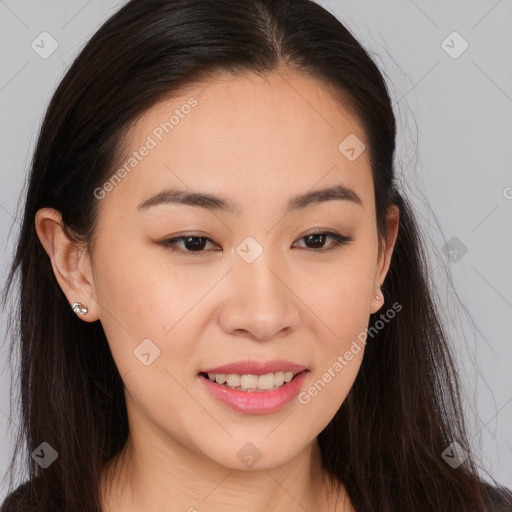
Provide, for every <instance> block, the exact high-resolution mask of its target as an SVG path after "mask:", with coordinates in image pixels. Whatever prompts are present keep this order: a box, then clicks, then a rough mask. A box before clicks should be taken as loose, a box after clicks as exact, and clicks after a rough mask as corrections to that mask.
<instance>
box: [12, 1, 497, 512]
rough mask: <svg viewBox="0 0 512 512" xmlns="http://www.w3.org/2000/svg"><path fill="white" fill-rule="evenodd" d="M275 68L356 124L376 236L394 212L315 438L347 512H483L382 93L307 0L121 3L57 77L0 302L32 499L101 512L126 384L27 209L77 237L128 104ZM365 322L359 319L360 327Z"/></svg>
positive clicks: (89, 215) (112, 156) (132, 113)
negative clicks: (35, 455) (387, 259)
mask: <svg viewBox="0 0 512 512" xmlns="http://www.w3.org/2000/svg"><path fill="white" fill-rule="evenodd" d="M280 64H285V65H287V66H289V67H290V68H293V69H295V70H297V71H299V72H301V73H304V74H306V75H308V76H311V77H313V78H315V79H317V80H320V81H322V83H324V84H325V85H327V86H328V87H329V88H330V89H331V90H332V92H333V94H334V95H336V97H337V98H338V99H339V101H340V102H341V103H342V104H343V106H344V107H345V108H348V109H350V111H351V112H352V113H354V115H356V117H357V119H358V120H359V122H360V123H361V125H362V127H363V129H364V131H365V134H366V136H367V140H368V142H369V145H368V152H369V156H370V161H371V166H372V176H373V183H374V189H375V205H376V223H377V227H378V233H379V236H380V237H381V239H383V238H384V237H385V232H386V211H387V208H388V206H389V205H391V204H396V205H397V206H398V207H399V209H400V225H399V232H398V239H397V242H396V245H395V250H394V254H393V257H392V261H391V266H390V269H389V272H388V275H387V277H386V280H385V282H384V283H383V286H382V292H383V294H384V297H385V298H386V301H387V303H389V304H394V303H395V302H396V303H398V304H400V305H401V306H402V310H401V311H400V314H398V315H397V316H396V317H395V318H394V319H393V321H391V322H387V323H386V324H385V326H384V327H383V328H382V329H379V330H378V332H377V333H376V334H375V335H374V336H373V337H372V338H371V339H370V338H369V339H368V343H367V346H366V352H365V355H364V359H363V363H362V366H361V368H360V371H359V374H358V376H357V378H356V380H355V383H354V385H353V387H352V389H351V391H350V393H349V395H348V396H347V398H346V400H345V401H344V403H343V405H342V406H341V407H340V409H339V410H338V411H337V413H336V415H335V416H334V418H333V419H332V421H331V422H330V423H329V424H328V426H327V427H326V428H325V429H324V430H323V431H322V432H321V434H320V435H319V436H318V441H319V444H320V448H321V451H322V461H323V466H324V467H325V469H326V470H327V471H328V472H329V473H330V474H331V475H332V476H333V477H334V478H335V479H336V480H337V481H340V482H343V484H344V485H345V487H346V489H347V491H348V494H349V496H350V498H351V500H352V502H353V504H354V506H355V507H356V509H357V510H358V511H361V512H363V511H381V512H396V511H412V510H414V511H432V512H433V511H436V512H438V511H441V510H446V511H448V510H449V511H451V512H455V511H461V512H462V511H466V512H467V511H470V510H471V511H478V512H484V511H485V510H487V508H486V507H485V501H486V494H485V488H484V485H483V484H482V483H481V480H480V478H479V476H478V473H477V468H476V465H475V462H474V461H473V458H472V456H471V451H470V448H469V443H468V437H467V433H466V430H465V427H464V421H463V415H462V411H461V406H460V397H459V388H458V386H459V385H458V379H457V373H456V369H455V367H454V364H453V361H452V356H451V354H450V350H449V343H448V339H447V338H446V336H445V334H444V331H443V327H442V325H441V322H440V319H439V314H438V312H437V311H436V308H437V306H436V304H435V303H434V300H433V297H434V294H433V292H432V290H431V289H430V286H429V283H430V276H429V273H428V272H429V270H428V266H427V262H426V258H425V255H424V249H423V246H422V239H421V236H420V233H419V232H418V228H417V222H416V220H415V217H414V214H413V211H412V209H411V206H410V204H409V202H408V201H407V199H406V197H405V195H404V194H403V193H402V192H401V191H400V190H399V187H398V185H397V183H396V180H395V172H394V168H393V167H394V164H393V156H394V151H395V135H396V125H395V117H394V113H393V108H392V103H391V100H390V95H389V93H388V89H387V86H386V84H385V81H384V79H383V76H382V75H381V73H380V71H379V70H378V68H377V66H376V64H375V63H374V62H373V60H372V59H371V57H370V56H369V54H368V53H367V52H366V51H365V50H364V49H363V47H362V46H361V44H360V43H359V42H358V41H357V40H356V39H355V38H354V37H353V36H352V34H351V33H350V32H349V31H348V30H347V29H346V28H345V27H344V26H343V25H342V23H340V21H338V20H337V19H336V18H335V17H334V16H333V15H331V14H330V13H329V12H328V11H326V10H325V9H323V8H322V7H320V6H319V5H317V4H315V3H314V2H312V1H309V0H215V1H208V0H132V1H129V2H128V3H126V4H125V5H124V6H123V7H121V8H120V10H119V11H118V12H116V13H115V14H114V15H113V16H112V17H111V18H110V19H108V20H107V21H106V22H105V23H104V24H103V25H102V26H101V28H100V29H99V30H98V31H97V32H96V33H95V34H94V35H93V37H92V38H91V39H90V40H89V42H88V43H87V44H86V45H85V47H84V48H83V49H82V51H81V52H80V54H79V55H78V57H77V58H76V59H75V61H74V62H73V64H72V65H71V66H70V67H69V69H68V71H67V72H66V74H65V76H64V78H63V79H62V81H61V82H60V84H59V86H58V87H57V89H56V91H55V93H54V95H53V97H52V99H51V102H50V104H49V107H48V110H47V112H46V115H45V117H44V122H43V124H42V127H41V131H40V134H39V138H38V141H37V146H36V149H35V153H34V155H33V160H32V163H31V170H30V178H29V182H28V190H27V194H26V202H25V206H24V217H23V220H22V225H21V231H20V234H19V239H18V242H17V248H16V253H15V256H14V260H13V263H12V267H11V270H10V273H9V276H8V280H7V284H6V288H5V291H4V297H3V301H4V305H5V304H6V303H7V300H8V297H9V294H10V293H11V291H12V288H13V287H14V284H15V283H16V284H17V285H19V296H18V301H15V302H14V303H13V312H12V317H11V321H10V324H9V326H10V331H11V332H12V341H11V347H10V350H11V357H13V355H14V354H15V353H16V354H19V356H20V370H19V375H20V379H21V381H20V383H19V384H20V385H19V395H20V396H17V395H16V394H14V395H13V397H14V398H13V403H12V404H11V407H12V409H13V410H14V408H15V406H16V405H17V404H18V403H19V404H21V411H20V418H21V420H20V424H19V430H18V438H17V440H18V443H17V446H16V449H15V453H14V456H13V459H12V462H11V471H12V472H14V467H15V462H16V460H17V459H18V458H20V459H21V460H22V461H23V462H24V463H25V465H26V467H27V468H28V471H29V476H30V483H29V487H28V489H29V491H30V492H29V493H27V497H26V500H31V501H32V502H34V504H35V505H34V508H33V509H32V510H41V511H43V510H44V511H46V510H59V509H62V510H70V511H71V510H73V511H88V512H100V510H101V507H100V500H99V480H100V473H101V470H102V468H103V467H104V465H105V464H106V462H107V461H109V460H110V459H112V457H113V456H114V455H116V454H117V453H118V452H119V451H120V450H121V449H122V448H123V446H124V443H125V441H126V439H127V435H128V423H127V412H126V404H125V399H124V393H123V382H122V379H121V377H120V375H119V373H118V370H117V368H116V365H115V363H114V360H113V358H112V356H111V353H110V350H109V345H108V342H107V339H106V337H105V333H104V331H103V329H102V326H101V324H100V322H94V323H86V322H82V321H81V320H79V319H77V317H76V315H75V314H74V313H73V312H72V310H71V308H70V306H69V304H68V302H67V300H66V297H65V296H64V294H63V292H62V290H61V288H60V287H59V285H58V283H57V281H56V279H55V277H54V274H53V271H52V266H51V264H50V260H49V258H48V256H47V254H46V253H45V251H44V249H43V247H42V245H41V243H40V242H39V240H38V237H37V234H36V230H35V223H34V218H35V214H36V212H37V210H38V209H40V208H42V207H52V208H55V209H57V210H59V211H60V212H61V214H62V221H63V225H64V226H65V228H66V229H67V230H68V231H69V233H70V236H71V233H73V236H76V237H77V240H80V241H83V242H85V243H87V244H89V245H90V244H92V242H93V240H94V234H95V226H96V221H97V214H98V201H97V199H96V197H95V195H94V190H95V189H96V188H97V187H100V186H101V185H102V184H103V183H104V182H105V181H106V180H107V179H108V178H109V177H110V176H111V175H112V172H113V169H115V168H116V164H117V162H118V160H119V156H120V154H121V152H122V148H123V137H124V135H125V134H126V132H127V129H128V128H129V127H130V125H131V124H132V123H133V122H135V121H136V120H137V119H138V118H139V116H140V115H141V114H143V113H144V112H145V111H146V110H147V109H149V108H151V107H152V106H153V105H155V104H156V103H157V102H158V101H160V100H161V99H163V98H164V97H167V96H169V95H170V94H172V93H173V92H175V91H178V89H179V88H180V87H183V86H186V85H189V84H193V83H194V82H195V81H199V80H201V79H205V78H208V77H213V76H214V75H215V73H216V72H218V71H228V72H232V73H234V74H236V73H244V72H255V73H260V74H265V73H269V72H272V71H275V70H276V69H277V68H278V66H279V65H280ZM378 318H379V314H378V313H376V314H374V315H372V316H371V318H370V325H373V324H375V323H376V321H377V320H378ZM42 441H46V442H48V443H49V444H50V445H51V446H52V447H54V448H55V449H56V450H57V452H58V460H57V461H56V462H55V463H54V464H52V465H51V466H50V467H48V468H47V469H45V470H44V471H41V470H40V469H39V466H38V465H37V464H36V463H35V462H34V460H33V459H32V458H31V456H30V454H31V452H32V451H33V450H34V449H35V448H36V447H38V446H39V445H40V444H41V442H42ZM454 441H456V442H457V443H458V444H459V445H460V446H462V447H463V448H464V449H465V450H466V451H467V452H469V457H468V458H467V459H466V460H465V461H464V463H463V464H461V465H460V466H459V467H457V468H456V469H454V468H452V467H451V466H450V465H448V464H447V463H446V462H445V460H443V458H442V453H443V451H444V450H445V449H446V448H447V447H448V446H449V445H450V444H451V443H452V442H454ZM22 447H24V448H25V450H26V453H22ZM20 503H22V501H21V500H20Z"/></svg>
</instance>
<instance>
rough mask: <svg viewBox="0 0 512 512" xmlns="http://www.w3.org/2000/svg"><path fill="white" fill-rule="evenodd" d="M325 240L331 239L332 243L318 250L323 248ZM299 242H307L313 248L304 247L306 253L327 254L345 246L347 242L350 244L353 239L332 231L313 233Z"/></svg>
mask: <svg viewBox="0 0 512 512" xmlns="http://www.w3.org/2000/svg"><path fill="white" fill-rule="evenodd" d="M327 238H332V239H333V242H332V243H331V245H330V246H328V247H321V248H318V246H319V245H320V246H323V245H324V243H325V240H326V239H327ZM299 240H307V242H306V243H310V244H312V245H313V246H314V248H309V247H306V249H307V250H308V251H311V252H327V251H332V250H333V249H335V248H336V247H339V246H342V245H346V244H348V243H349V242H352V241H353V240H354V239H353V238H352V237H350V236H345V235H341V234H340V233H334V232H332V231H315V232H314V233H310V234H309V235H305V236H303V237H301V238H299Z"/></svg>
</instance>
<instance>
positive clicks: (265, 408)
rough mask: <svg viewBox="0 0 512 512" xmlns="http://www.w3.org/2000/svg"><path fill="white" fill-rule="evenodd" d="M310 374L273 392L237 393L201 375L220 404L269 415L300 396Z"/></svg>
mask: <svg viewBox="0 0 512 512" xmlns="http://www.w3.org/2000/svg"><path fill="white" fill-rule="evenodd" d="M308 373H309V371H308V370H304V371H302V372H300V373H298V374H297V376H296V377H295V378H294V379H293V380H291V381H290V382H287V383H285V384H283V385H282V386H281V387H280V388H278V389H274V390H271V391H253V392H250V391H236V390H235V389H231V388H228V387H226V386H223V385H222V384H217V383H216V382H212V381H211V380H210V379H209V378H208V377H204V376H203V375H199V379H200V380H201V382H203V383H204V385H205V386H206V389H207V390H208V391H209V392H210V393H211V394H212V395H213V396H214V397H215V398H216V399H217V400H219V401H220V402H222V403H223V404H225V405H227V406H228V407H229V408H230V409H233V410H235V411H237V412H243V413H246V414H267V413H271V412H275V411H277V410H279V409H281V407H283V406H284V405H286V404H287V403H289V402H291V401H292V400H293V399H294V398H295V397H296V396H297V395H298V394H299V391H300V389H301V387H302V384H303V383H304V380H305V379H306V377H307V374H308Z"/></svg>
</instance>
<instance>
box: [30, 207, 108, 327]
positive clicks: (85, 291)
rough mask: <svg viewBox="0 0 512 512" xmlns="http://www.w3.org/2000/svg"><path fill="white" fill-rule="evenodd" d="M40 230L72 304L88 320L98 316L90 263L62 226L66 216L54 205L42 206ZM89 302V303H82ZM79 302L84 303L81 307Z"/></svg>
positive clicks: (37, 218) (38, 233) (37, 216)
mask: <svg viewBox="0 0 512 512" xmlns="http://www.w3.org/2000/svg"><path fill="white" fill-rule="evenodd" d="M35 225H36V232H37V236H38V238H39V241H40V242H41V244H42V246H43V248H44V250H45V251H46V254H47V255H48V257H49V258H50V261H51V264H52V268H53V273H54V275H55V278H56V279H57V282H58V283H59V286H60V287H61V289H62V291H63V292H64V295H65V296H66V297H67V299H68V302H69V305H70V308H72V309H73V311H75V313H77V314H79V315H80V316H81V317H82V316H84V315H85V313H87V312H88V315H87V321H95V320H97V319H98V315H97V311H91V309H93V310H94V309H95V305H96V300H95V291H94V285H93V281H92V272H91V268H90V263H89V260H88V258H87V257H86V255H85V254H83V250H82V248H81V247H80V246H79V244H77V242H75V241H73V240H71V239H70V238H69V237H68V235H67V234H66V232H65V230H64V228H63V226H62V216H61V214H60V212H59V211H58V210H55V209H53V208H41V209H40V210H38V211H37V213H36V216H35ZM83 302H84V303H87V304H88V307H85V306H83V304H82V303H83ZM78 304H79V305H80V307H78Z"/></svg>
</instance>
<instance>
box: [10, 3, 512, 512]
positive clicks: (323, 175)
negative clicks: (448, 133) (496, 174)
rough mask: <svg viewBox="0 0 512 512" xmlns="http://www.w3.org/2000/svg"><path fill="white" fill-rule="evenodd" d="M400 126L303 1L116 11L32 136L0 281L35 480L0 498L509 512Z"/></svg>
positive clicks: (93, 507)
mask: <svg viewBox="0 0 512 512" xmlns="http://www.w3.org/2000/svg"><path fill="white" fill-rule="evenodd" d="M394 148H395V119H394V115H393V111H392V105H391V101H390V98H389V95H388V92H387V88H386V85H385V83H384V81H383V78H382V75H381V73H380V72H379V70H378V69H377V67H376V66H375V64H374V62H373V61H372V60H371V58H370V57H369V56H368V54H367V53H366V52H365V50H364V49H363V48H362V47H361V45H360V44H359V43H358V42H357V41H356V40H355V39H354V37H353V36H352V35H351V34H350V33H349V32H348V31H347V29H346V28H345V27H343V25H341V23H340V22H339V21H338V20H336V19H335V18H334V17H333V16H332V15H330V14H329V13H328V12H327V11H325V10H324V9H323V8H321V7H320V6H318V5H316V4H315V3H313V2H310V1H307V0H293V1H292V0H286V1H283V0H279V1H278V0H244V1H236V0H216V1H215V2H208V1H205V0H183V1H169V0H132V1H130V2H128V3H127V4H126V5H125V6H123V7H122V8H121V9H120V10H119V11H118V12H117V13H116V14H115V15H113V16H112V17H111V18H110V19H109V20H108V21H107V22H106V23H105V24H104V25H103V26H102V27H101V28H100V29H99V30H98V31H97V33H96V34H95V35H94V36H93V37H92V39H91V40H90V41H89V42H88V44H87V45H86V46H85V47H84V49H83V50H82V52H81V53H80V55H79V56H78V57H77V59H76V60H75V62H74V63H73V65H72V66H71V67H70V68H69V70H68V72H67V73H66V76H65V77H64V79H63V80H62V82H61V84H60V85H59V87H58V88H57V91H56V92H55V94H54V96H53V98H52V101H51V103H50V106H49V109H48V112H47V113H46V117H45V119H44V124H43V126H42V129H41V133H40V136H39V140H38V143H37V147H36V150H35V155H34V160H33V164H32V170H31V175H30V184H29V188H28V193H27V200H26V206H25V217H24V221H23V226H22V230H21V235H20V239H19V243H18V247H17V251H16V255H15V259H14V262H13V266H12V269H11V273H10V276H9V280H8V285H7V287H6V292H5V293H6V295H5V297H7V293H9V290H10V289H12V286H13V284H14V282H15V280H14V278H15V276H16V273H19V278H20V293H21V301H20V305H19V311H18V313H17V314H18V315H19V316H18V317H17V318H18V320H19V339H20V341H21V347H20V349H21V403H22V415H23V416H22V417H23V422H22V429H21V431H20V433H19V436H20V437H19V445H18V446H21V445H22V442H25V443H26V446H27V447H28V458H27V460H28V462H29V467H30V480H29V482H27V483H25V484H24V485H23V486H21V487H19V488H18V489H17V490H16V491H15V492H14V493H12V494H11V495H10V496H9V498H8V499H7V500H6V502H5V503H4V507H3V509H2V511H11V510H30V511H36V510H37V511H43V510H44V511H47V510H48V511H49V510H51V511H57V510H63V511H64V510H65V511H68V510H73V511H87V512H89V511H91V512H92V511H103V512H118V511H123V512H131V511H138V510H144V511H146V512H152V511H163V510H173V511H175V510H183V511H185V510H188V511H189V512H191V511H196V510H197V511H201V510H209V511H217V510H221V509H222V510H223V511H225V510H239V509H241V508H242V507H243V509H244V510H246V511H259V510H266V511H277V510H321V511H334V510H335V511H338V512H339V511H353V510H357V511H358V512H359V511H397V510H398V511H412V510H414V511H440V510H446V511H448V510H449V511H469V510H471V511H481V512H483V511H490V510H494V511H496V510H510V507H511V505H510V503H511V498H510V496H511V495H510V493H509V492H508V491H507V490H506V489H503V488H500V487H499V486H496V487H492V486H490V485H488V484H485V483H484V481H483V480H482V479H481V478H480V476H479V474H478V472H477V468H476V465H475V462H474V460H473V457H472V454H471V452H470V449H469V443H468V439H467V435H466V431H465V428H464V423H463V417H462V413H461V410H460V404H459V398H458V386H457V380H456V373H455V369H454V367H453V364H452V359H451V356H450V351H449V349H448V348H447V340H446V338H445V335H444V332H443V329H442V326H441V325H440V322H439V320H438V315H437V313H436V306H435V304H434V302H433V300H432V296H431V290H430V289H429V287H428V284H427V283H428V270H427V268H426V264H425V259H424V253H423V249H422V245H421V239H420V235H419V233H418V231H417V225H416V222H415V219H414V215H413V213H412V211H411V208H410V206H409V203H408V202H407V200H406V198H405V197H404V196H403V195H402V194H401V193H400V191H399V189H398V187H397V184H396V182H395V178H394V169H393V154H394ZM18 342H19V341H18ZM15 343H17V341H16V337H15V336H14V337H13V349H14V347H15ZM13 464H14V461H13Z"/></svg>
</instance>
